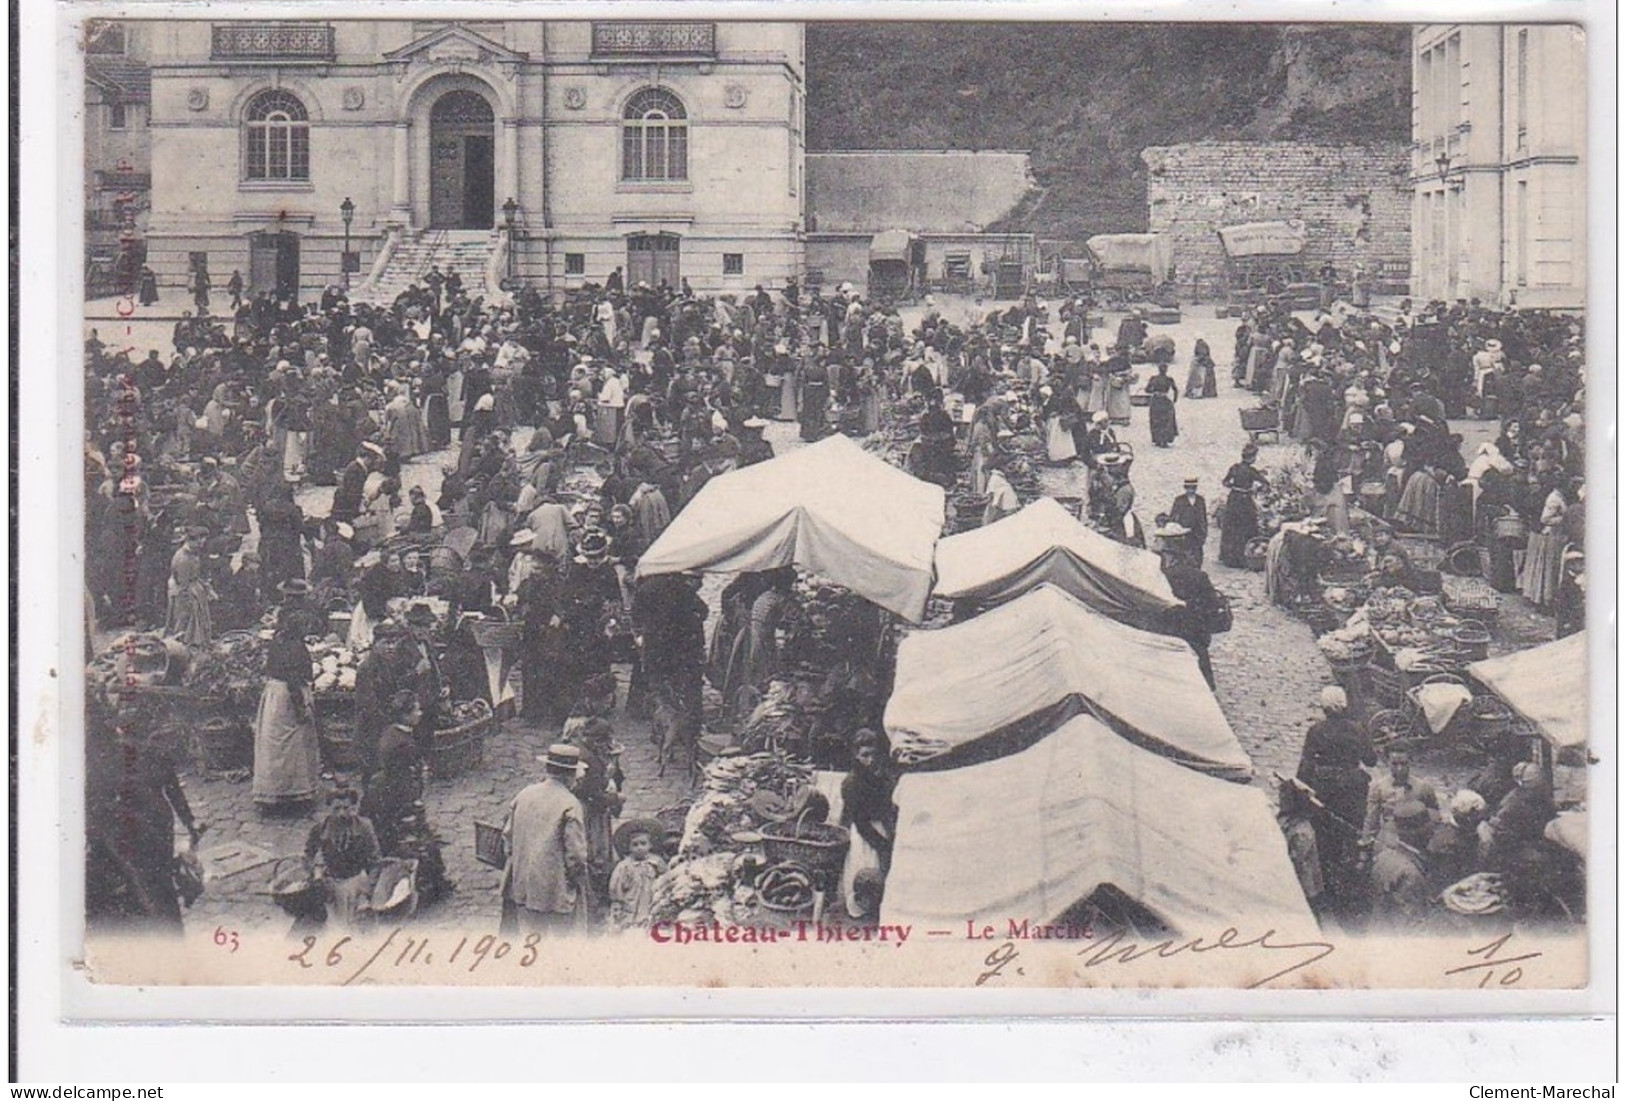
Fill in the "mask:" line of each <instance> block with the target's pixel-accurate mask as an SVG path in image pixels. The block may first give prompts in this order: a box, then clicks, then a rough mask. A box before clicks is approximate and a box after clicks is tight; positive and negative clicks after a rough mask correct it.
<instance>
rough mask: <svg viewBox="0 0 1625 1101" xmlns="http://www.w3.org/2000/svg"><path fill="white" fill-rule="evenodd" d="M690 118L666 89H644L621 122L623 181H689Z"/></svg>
mask: <svg viewBox="0 0 1625 1101" xmlns="http://www.w3.org/2000/svg"><path fill="white" fill-rule="evenodd" d="M687 120H688V115H687V113H686V112H685V111H684V110H683V101H682V100H680V99H678V98H677V97H676V96H674V95H672V94H671V93H670V92H668V91H666V90H665V89H664V88H645V89H644V90H643V91H641V92H639V93H637V94H636V95H634V96H633V97H632V98H631V99H630V100H628V101H627V104H626V114H625V115H624V116H623V118H622V122H621V179H623V180H686V179H688V121H687Z"/></svg>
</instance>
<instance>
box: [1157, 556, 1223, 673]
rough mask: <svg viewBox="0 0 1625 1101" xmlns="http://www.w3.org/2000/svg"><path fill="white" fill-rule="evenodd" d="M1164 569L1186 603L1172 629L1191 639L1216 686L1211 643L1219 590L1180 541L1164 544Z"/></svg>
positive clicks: (1189, 641) (1164, 573)
mask: <svg viewBox="0 0 1625 1101" xmlns="http://www.w3.org/2000/svg"><path fill="white" fill-rule="evenodd" d="M1162 572H1163V575H1164V576H1165V577H1167V578H1168V587H1169V588H1170V589H1172V590H1173V594H1174V597H1175V599H1177V600H1179V601H1182V602H1183V604H1184V607H1183V608H1178V609H1175V612H1174V616H1173V623H1172V626H1173V632H1172V633H1173V634H1174V635H1175V636H1177V637H1179V638H1182V639H1184V640H1185V641H1186V642H1188V643H1190V647H1191V649H1192V650H1195V651H1196V663H1197V664H1198V665H1199V666H1201V669H1202V676H1203V677H1204V678H1205V679H1206V680H1207V683H1208V687H1209V688H1212V687H1214V680H1213V662H1212V660H1211V659H1210V658H1209V657H1208V647H1209V646H1210V645H1211V644H1212V642H1213V633H1212V630H1211V627H1210V625H1211V624H1212V622H1213V614H1214V612H1215V610H1216V609H1217V608H1218V606H1219V593H1218V590H1217V589H1215V588H1214V587H1213V582H1212V580H1211V579H1209V577H1208V575H1207V574H1205V573H1203V572H1202V570H1201V568H1200V567H1198V566H1197V565H1196V564H1195V563H1194V562H1192V561H1191V560H1190V558H1189V556H1188V555H1187V554H1186V553H1185V551H1184V550H1183V548H1181V547H1180V545H1179V542H1178V541H1170V542H1169V543H1168V544H1167V545H1166V546H1165V547H1164V549H1163V552H1162Z"/></svg>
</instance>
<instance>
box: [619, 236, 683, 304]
mask: <svg viewBox="0 0 1625 1101" xmlns="http://www.w3.org/2000/svg"><path fill="white" fill-rule="evenodd" d="M680 241H681V238H679V237H678V236H677V235H676V234H675V233H640V234H638V235H636V236H634V237H628V238H627V239H626V284H627V286H628V287H635V286H637V285H638V284H639V283H647V284H649V286H651V287H655V288H658V287H659V286H660V285H661V284H662V283H664V284H666V285H667V286H668V287H671V288H672V289H673V290H675V289H676V288H677V286H678V283H679V281H680V280H681V278H682V276H681V275H680V274H679V271H678V267H679V265H678V257H679V255H680V254H679V251H678V245H679V242H680Z"/></svg>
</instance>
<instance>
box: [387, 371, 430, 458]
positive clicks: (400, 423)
mask: <svg viewBox="0 0 1625 1101" xmlns="http://www.w3.org/2000/svg"><path fill="white" fill-rule="evenodd" d="M384 440H385V442H386V443H387V444H389V445H390V447H391V448H392V449H393V450H394V452H395V454H396V455H398V456H400V458H401V459H402V461H405V460H407V459H413V458H416V457H417V456H419V455H421V454H423V453H424V452H425V451H427V450H429V446H428V441H427V440H426V439H425V438H424V432H423V414H422V413H420V412H419V411H418V408H417V406H415V405H413V404H412V396H411V395H410V394H409V393H408V392H407V390H406V387H404V386H400V385H397V386H396V390H395V393H394V394H393V395H392V396H391V397H390V399H389V401H388V403H387V404H385V406H384Z"/></svg>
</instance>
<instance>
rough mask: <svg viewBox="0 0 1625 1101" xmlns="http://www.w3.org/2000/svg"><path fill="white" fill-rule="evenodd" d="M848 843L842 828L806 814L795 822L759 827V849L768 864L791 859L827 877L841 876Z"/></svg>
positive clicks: (815, 873) (832, 878) (816, 873)
mask: <svg viewBox="0 0 1625 1101" xmlns="http://www.w3.org/2000/svg"><path fill="white" fill-rule="evenodd" d="M850 843H851V841H850V838H849V837H848V836H847V832H846V831H845V830H844V829H841V828H840V827H839V826H829V825H825V824H824V823H822V822H810V821H807V818H806V815H805V814H804V815H802V817H800V818H798V819H796V820H795V821H794V822H779V823H773V824H770V825H767V826H763V827H762V849H763V851H764V852H765V853H766V854H767V861H768V863H769V864H777V863H780V862H781V861H790V862H792V863H795V864H800V865H802V866H803V867H805V868H806V869H808V870H809V871H811V872H812V873H813V874H814V876H817V877H822V878H824V879H826V880H827V881H833V880H836V879H839V878H840V875H841V868H842V867H843V866H844V865H845V864H846V850H847V846H848V845H849V844H850Z"/></svg>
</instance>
